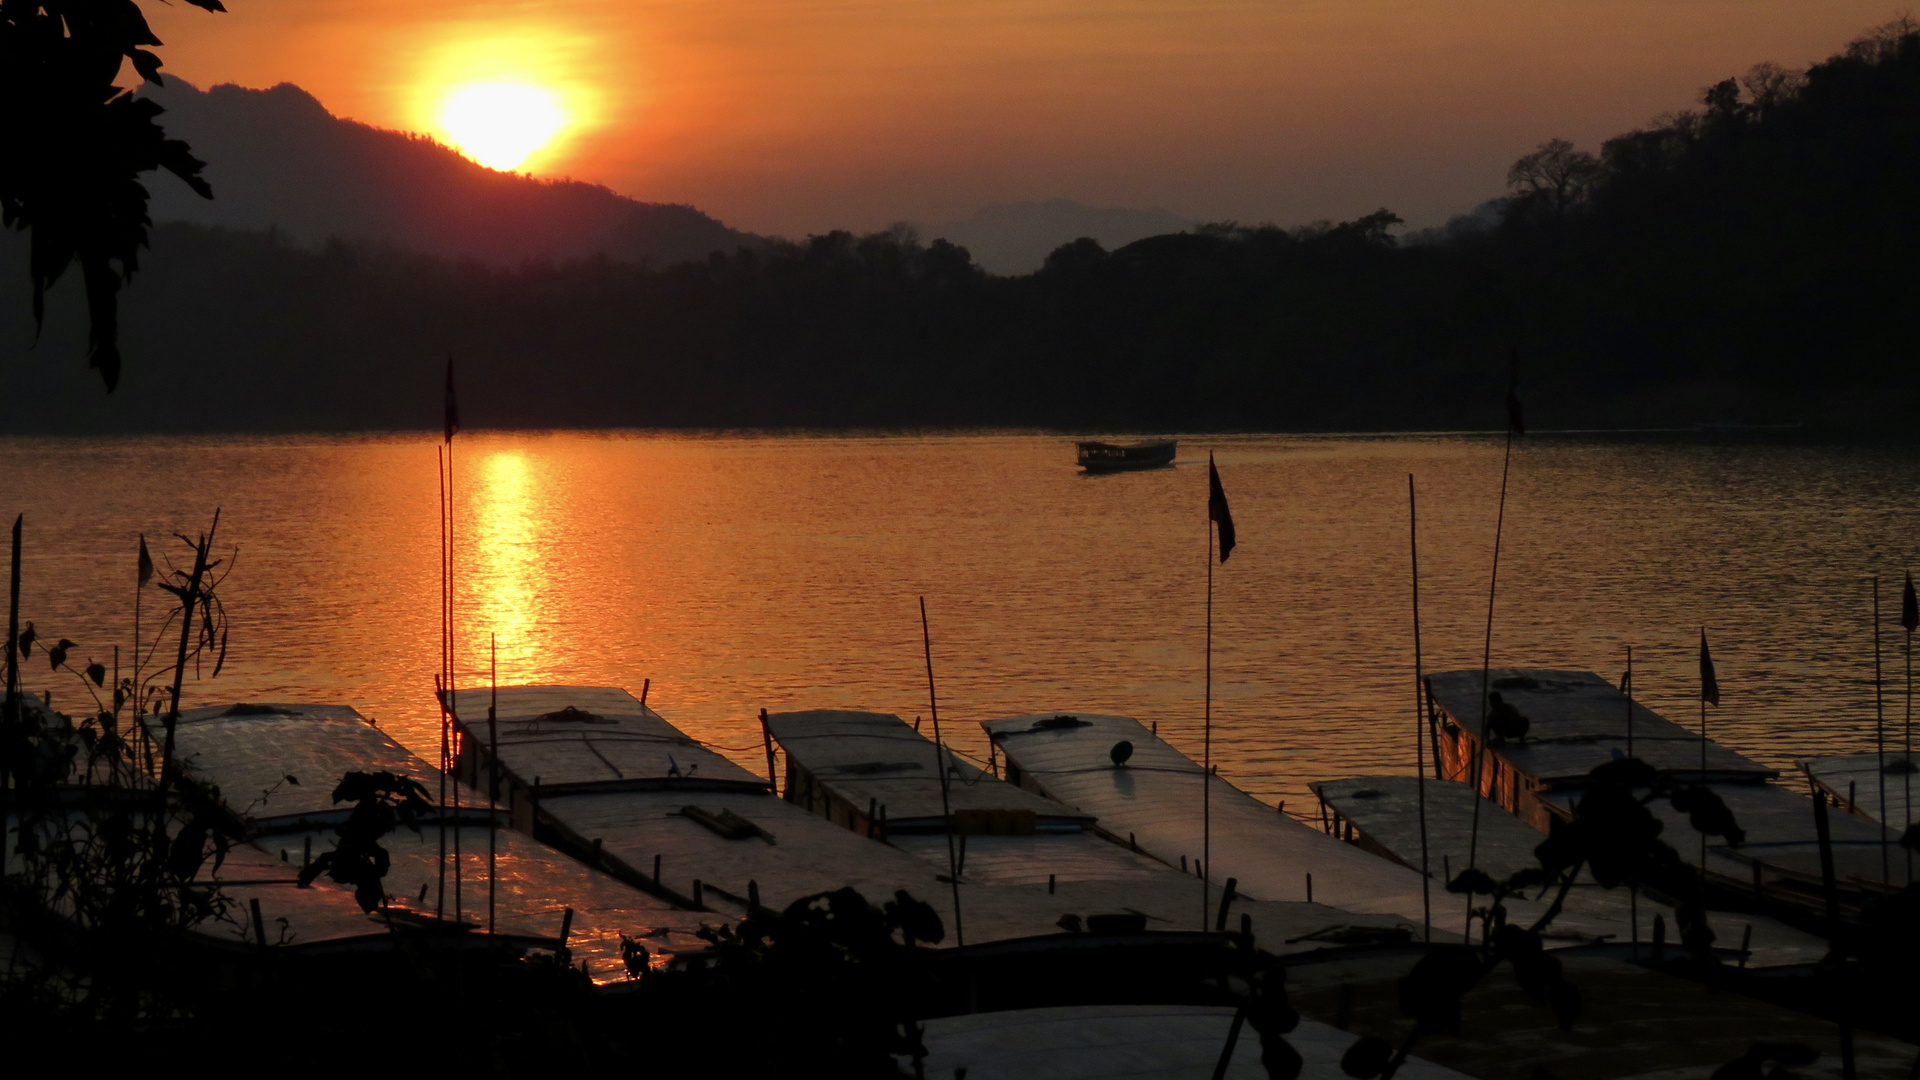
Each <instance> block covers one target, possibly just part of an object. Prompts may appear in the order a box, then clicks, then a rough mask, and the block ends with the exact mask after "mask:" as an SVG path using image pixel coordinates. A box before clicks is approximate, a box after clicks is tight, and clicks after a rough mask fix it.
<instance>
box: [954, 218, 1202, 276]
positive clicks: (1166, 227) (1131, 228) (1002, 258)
mask: <svg viewBox="0 0 1920 1080" xmlns="http://www.w3.org/2000/svg"><path fill="white" fill-rule="evenodd" d="M1191 228H1193V223H1192V222H1190V221H1187V220H1185V219H1183V218H1181V217H1179V216H1178V215H1175V214H1173V213H1171V212H1169V211H1166V210H1162V209H1160V208H1159V207H1155V208H1153V209H1151V210H1128V209H1121V208H1099V207H1092V206H1086V205H1083V204H1081V203H1077V202H1074V201H1073V200H1072V199H1047V200H1045V201H1042V202H1018V203H998V204H995V205H993V206H985V207H981V208H980V209H979V210H976V211H974V212H973V213H971V214H969V215H967V216H966V217H964V218H960V219H958V220H956V221H949V222H946V223H945V224H942V225H925V226H921V227H920V231H921V232H922V233H924V234H926V235H927V236H937V237H941V238H943V239H945V240H948V241H950V242H952V243H955V244H959V245H960V246H961V247H963V248H966V249H967V251H968V252H970V253H971V254H972V255H973V261H974V262H976V263H978V264H979V265H980V268H981V269H983V270H985V271H987V272H988V273H992V274H1003V275H1008V276H1012V275H1019V274H1031V273H1033V272H1034V271H1035V270H1038V269H1040V267H1041V266H1042V265H1043V264H1045V263H1046V261H1047V256H1048V255H1050V254H1052V253H1053V251H1054V249H1056V248H1058V247H1059V246H1060V245H1062V244H1070V243H1072V242H1073V241H1075V240H1078V239H1080V238H1082V237H1089V238H1091V239H1093V240H1096V241H1098V242H1099V244H1100V246H1101V247H1104V248H1106V249H1107V250H1109V251H1111V250H1113V249H1115V248H1121V247H1125V246H1126V245H1128V244H1131V243H1133V242H1134V241H1135V240H1144V239H1146V238H1147V237H1149V236H1164V235H1166V234H1167V233H1177V232H1186V231H1187V230H1189V229H1191Z"/></svg>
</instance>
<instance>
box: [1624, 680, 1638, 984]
mask: <svg viewBox="0 0 1920 1080" xmlns="http://www.w3.org/2000/svg"><path fill="white" fill-rule="evenodd" d="M1626 683H1627V688H1626V694H1625V697H1626V699H1627V757H1628V758H1632V757H1633V646H1632V645H1628V646H1627V679H1626ZM1627 936H1628V940H1629V941H1631V942H1632V943H1633V958H1634V959H1635V960H1639V959H1640V883H1639V882H1637V881H1636V882H1632V883H1630V884H1629V885H1628V886H1627Z"/></svg>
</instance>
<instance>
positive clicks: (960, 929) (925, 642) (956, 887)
mask: <svg viewBox="0 0 1920 1080" xmlns="http://www.w3.org/2000/svg"><path fill="white" fill-rule="evenodd" d="M920 645H921V648H922V649H923V650H924V651H925V653H926V657H927V712H928V713H930V714H931V715H932V716H933V764H934V768H936V769H938V770H939V773H940V814H941V816H942V817H944V818H945V819H946V823H947V880H948V881H949V882H951V883H952V885H953V942H954V944H955V945H956V946H958V947H963V948H964V947H965V946H966V944H967V932H966V928H965V924H964V923H962V922H961V919H960V859H959V856H958V855H957V854H956V853H955V851H954V847H953V804H952V800H951V799H950V798H949V796H948V794H947V761H946V756H945V751H944V749H943V748H942V746H941V744H940V698H939V696H938V695H937V694H935V693H934V691H933V633H932V631H930V630H928V629H927V598H926V597H924V596H923V597H921V598H920Z"/></svg>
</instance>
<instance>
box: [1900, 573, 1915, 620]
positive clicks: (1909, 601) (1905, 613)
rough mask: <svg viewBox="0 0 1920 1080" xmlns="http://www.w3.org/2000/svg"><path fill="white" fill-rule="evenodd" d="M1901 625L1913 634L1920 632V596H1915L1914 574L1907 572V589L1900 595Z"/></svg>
mask: <svg viewBox="0 0 1920 1080" xmlns="http://www.w3.org/2000/svg"><path fill="white" fill-rule="evenodd" d="M1900 625H1901V626H1904V627H1906V628H1907V633H1909V634H1911V633H1913V632H1914V631H1915V630H1920V596H1915V595H1914V594H1913V572H1912V571H1908V572H1907V588H1906V591H1905V592H1902V593H1901V594H1900Z"/></svg>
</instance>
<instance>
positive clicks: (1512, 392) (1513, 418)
mask: <svg viewBox="0 0 1920 1080" xmlns="http://www.w3.org/2000/svg"><path fill="white" fill-rule="evenodd" d="M1526 433H1527V422H1526V419H1525V418H1524V417H1522V416H1521V415H1520V348H1519V346H1517V345H1516V346H1514V350H1513V367H1512V370H1511V371H1510V372H1509V374H1508V375H1507V434H1509V435H1525V434H1526Z"/></svg>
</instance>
